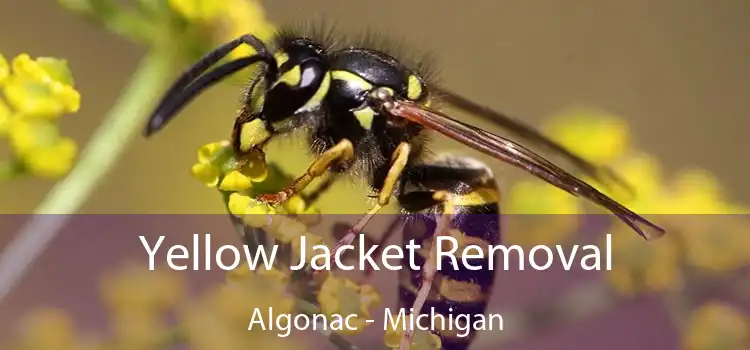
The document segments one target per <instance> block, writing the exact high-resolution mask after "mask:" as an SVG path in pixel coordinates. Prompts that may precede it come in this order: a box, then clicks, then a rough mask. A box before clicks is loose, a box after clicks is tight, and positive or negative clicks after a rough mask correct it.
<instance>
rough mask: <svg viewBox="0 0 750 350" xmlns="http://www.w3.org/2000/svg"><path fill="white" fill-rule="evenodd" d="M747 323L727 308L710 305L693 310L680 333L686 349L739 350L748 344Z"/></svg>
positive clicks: (720, 305) (744, 316) (749, 325)
mask: <svg viewBox="0 0 750 350" xmlns="http://www.w3.org/2000/svg"><path fill="white" fill-rule="evenodd" d="M749 329H750V322H749V321H748V318H747V316H746V315H743V314H742V312H741V311H739V310H738V309H737V308H735V307H732V306H730V305H727V304H724V303H721V302H710V303H708V304H706V305H702V306H700V307H699V308H697V309H696V310H694V311H693V313H692V315H691V316H690V321H689V324H688V328H687V330H686V331H685V332H684V333H683V334H684V339H683V342H684V343H685V346H686V349H687V350H714V349H722V350H742V349H747V345H748V341H750V332H749V331H748V330H749Z"/></svg>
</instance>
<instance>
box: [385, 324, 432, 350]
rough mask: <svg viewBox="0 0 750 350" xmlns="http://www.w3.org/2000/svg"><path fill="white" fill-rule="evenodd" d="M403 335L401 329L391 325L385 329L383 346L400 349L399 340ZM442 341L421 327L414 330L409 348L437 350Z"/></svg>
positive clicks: (413, 349)
mask: <svg viewBox="0 0 750 350" xmlns="http://www.w3.org/2000/svg"><path fill="white" fill-rule="evenodd" d="M403 337H404V330H403V329H393V328H392V327H391V325H389V326H388V329H386V330H385V336H384V340H385V346H387V347H388V348H389V349H400V348H401V340H402V339H403ZM442 346H443V342H442V341H441V340H440V337H438V336H437V335H436V334H434V333H431V332H428V331H423V330H421V329H418V330H414V333H413V336H412V339H411V345H410V346H409V349H410V350H439V349H442Z"/></svg>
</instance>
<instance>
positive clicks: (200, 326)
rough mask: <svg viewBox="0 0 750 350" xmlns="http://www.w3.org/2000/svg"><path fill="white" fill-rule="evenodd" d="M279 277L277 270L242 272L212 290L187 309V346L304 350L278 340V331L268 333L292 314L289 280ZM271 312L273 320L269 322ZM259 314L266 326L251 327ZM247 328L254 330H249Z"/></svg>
mask: <svg viewBox="0 0 750 350" xmlns="http://www.w3.org/2000/svg"><path fill="white" fill-rule="evenodd" d="M280 274H281V272H279V271H275V270H269V271H265V270H259V271H256V272H250V273H244V272H243V273H241V276H234V277H230V283H228V284H225V285H221V286H219V287H216V288H213V289H212V290H210V291H209V292H208V293H206V295H204V296H203V297H202V298H201V299H200V300H198V302H197V303H190V304H189V305H186V309H185V310H184V312H183V317H182V325H183V327H184V329H185V335H186V336H187V342H188V346H189V347H190V348H193V349H201V350H202V349H205V350H209V349H241V348H248V347H259V348H264V349H265V348H279V349H301V348H300V347H299V344H296V343H293V342H292V340H290V339H289V338H280V337H278V336H277V333H278V332H279V330H278V329H275V330H274V331H270V330H269V327H270V326H271V325H272V322H273V321H274V319H275V318H276V317H279V316H281V315H283V314H289V313H292V312H293V306H294V300H293V299H292V298H290V297H289V296H287V294H286V293H285V291H284V288H285V284H286V282H285V281H286V278H285V277H280ZM228 277H229V276H228ZM270 310H272V317H273V318H272V319H269V318H268V314H269V312H271V311H270ZM256 312H259V313H260V314H261V316H262V318H261V319H260V321H261V322H262V323H263V324H262V325H261V324H259V323H256V322H253V323H252V324H250V325H249V320H250V321H252V320H255V317H254V314H255V313H256ZM239 325H241V326H239ZM248 326H252V328H251V329H249V330H248ZM274 327H275V326H274ZM264 329H265V330H264Z"/></svg>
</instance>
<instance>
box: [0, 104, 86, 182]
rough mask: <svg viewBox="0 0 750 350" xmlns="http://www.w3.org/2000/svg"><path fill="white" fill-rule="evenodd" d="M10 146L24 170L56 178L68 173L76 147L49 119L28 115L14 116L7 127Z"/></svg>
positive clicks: (76, 150)
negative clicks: (8, 128) (30, 117)
mask: <svg viewBox="0 0 750 350" xmlns="http://www.w3.org/2000/svg"><path fill="white" fill-rule="evenodd" d="M9 134H10V135H9V138H10V143H11V147H12V148H13V151H14V152H15V153H16V155H17V156H18V157H19V158H20V159H21V160H22V162H23V163H24V166H25V167H26V169H27V170H29V171H31V172H32V173H34V174H35V175H38V176H41V177H46V178H55V177H60V176H62V175H65V174H67V172H68V171H69V170H70V168H71V167H72V166H73V162H74V161H75V157H76V154H77V152H78V148H77V146H76V144H75V142H74V141H73V140H72V139H71V138H68V137H63V136H60V134H59V131H58V129H57V126H55V125H54V124H52V123H51V122H50V121H47V120H43V119H37V120H32V119H28V118H24V119H19V120H14V121H13V122H12V123H11V126H10V130H9Z"/></svg>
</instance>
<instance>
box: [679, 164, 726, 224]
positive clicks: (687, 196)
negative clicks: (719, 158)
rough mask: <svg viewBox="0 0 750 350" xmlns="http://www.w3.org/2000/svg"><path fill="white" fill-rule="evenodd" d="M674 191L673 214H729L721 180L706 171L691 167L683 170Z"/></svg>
mask: <svg viewBox="0 0 750 350" xmlns="http://www.w3.org/2000/svg"><path fill="white" fill-rule="evenodd" d="M673 191H674V192H673V195H672V198H671V199H672V204H671V205H670V210H671V212H670V213H672V214H729V206H728V204H727V203H726V202H725V201H724V200H723V198H722V197H723V194H722V188H721V186H720V185H719V181H718V180H716V178H715V177H714V176H713V175H712V174H710V173H708V172H706V171H703V170H699V169H691V170H687V171H683V172H681V173H680V174H679V175H678V176H677V179H676V180H675V183H674V185H673Z"/></svg>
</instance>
